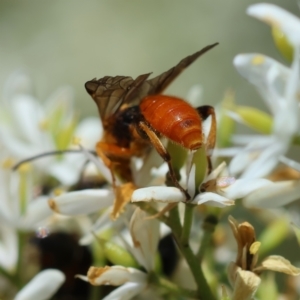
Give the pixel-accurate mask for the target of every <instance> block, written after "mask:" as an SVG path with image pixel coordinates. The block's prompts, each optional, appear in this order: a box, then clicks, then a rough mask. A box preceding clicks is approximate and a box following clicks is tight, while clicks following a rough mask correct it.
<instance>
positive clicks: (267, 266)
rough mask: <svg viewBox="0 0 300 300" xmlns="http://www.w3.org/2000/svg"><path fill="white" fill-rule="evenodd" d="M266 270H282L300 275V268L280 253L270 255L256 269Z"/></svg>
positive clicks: (258, 271) (289, 273) (259, 270)
mask: <svg viewBox="0 0 300 300" xmlns="http://www.w3.org/2000/svg"><path fill="white" fill-rule="evenodd" d="M264 270H269V271H275V272H281V273H285V274H288V275H293V276H298V275H300V269H299V268H296V267H295V266H293V265H292V264H291V263H290V261H289V260H287V259H285V258H284V257H282V256H279V255H271V256H268V257H267V258H266V259H265V260H263V261H262V263H261V266H259V267H257V268H255V269H254V271H255V272H256V273H261V272H262V271H264Z"/></svg>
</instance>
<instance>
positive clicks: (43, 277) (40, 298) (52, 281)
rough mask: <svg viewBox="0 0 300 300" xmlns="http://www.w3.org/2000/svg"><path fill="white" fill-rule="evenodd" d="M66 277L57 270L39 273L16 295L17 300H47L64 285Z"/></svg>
mask: <svg viewBox="0 0 300 300" xmlns="http://www.w3.org/2000/svg"><path fill="white" fill-rule="evenodd" d="M64 281H65V275H64V274H63V273H62V272H61V271H59V270H55V269H47V270H44V271H42V272H40V273H38V274H37V275H36V276H35V277H34V278H33V279H31V281H30V282H29V283H28V284H27V285H26V286H25V287H24V288H23V289H22V290H21V291H20V292H19V293H18V294H17V295H16V297H15V300H29V299H34V300H47V299H49V298H51V297H52V295H53V294H54V293H55V292H56V291H57V290H58V289H59V287H60V286H61V285H62V284H63V283H64Z"/></svg>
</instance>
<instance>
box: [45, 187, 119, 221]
mask: <svg viewBox="0 0 300 300" xmlns="http://www.w3.org/2000/svg"><path fill="white" fill-rule="evenodd" d="M113 199H114V194H113V192H112V191H110V190H105V189H94V190H82V191H76V192H69V193H65V194H62V195H60V196H57V197H54V198H52V199H49V200H48V203H49V206H50V208H51V209H52V210H54V211H55V212H56V213H59V214H64V215H70V216H74V215H84V214H89V213H92V212H95V211H98V210H100V209H102V208H106V207H108V206H110V205H112V203H113Z"/></svg>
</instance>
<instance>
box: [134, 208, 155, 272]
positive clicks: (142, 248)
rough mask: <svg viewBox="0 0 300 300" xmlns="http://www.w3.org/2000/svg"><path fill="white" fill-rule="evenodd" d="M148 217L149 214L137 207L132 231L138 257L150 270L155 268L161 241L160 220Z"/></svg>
mask: <svg viewBox="0 0 300 300" xmlns="http://www.w3.org/2000/svg"><path fill="white" fill-rule="evenodd" d="M146 218H147V214H146V213H145V212H143V211H142V210H140V209H139V208H137V209H136V210H135V212H134V214H133V215H132V218H131V220H130V233H131V237H132V241H133V245H134V249H135V250H136V251H135V254H136V258H137V259H138V261H139V263H140V264H142V265H143V266H144V267H145V269H146V270H147V271H148V272H149V271H153V269H154V259H155V254H156V251H157V245H158V241H159V222H158V221H157V220H155V219H151V220H149V219H148V220H147V219H146Z"/></svg>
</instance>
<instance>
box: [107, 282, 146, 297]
mask: <svg viewBox="0 0 300 300" xmlns="http://www.w3.org/2000/svg"><path fill="white" fill-rule="evenodd" d="M146 285H147V284H146V283H139V282H127V283H125V284H123V285H122V286H120V287H118V288H117V289H115V290H113V291H112V292H111V293H109V294H108V295H107V296H106V297H104V298H103V299H102V300H129V299H132V298H133V297H135V296H136V295H138V294H139V293H140V292H141V291H142V290H143V289H144V288H145V287H146Z"/></svg>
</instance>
